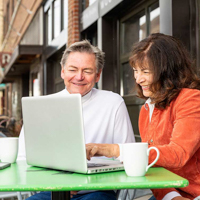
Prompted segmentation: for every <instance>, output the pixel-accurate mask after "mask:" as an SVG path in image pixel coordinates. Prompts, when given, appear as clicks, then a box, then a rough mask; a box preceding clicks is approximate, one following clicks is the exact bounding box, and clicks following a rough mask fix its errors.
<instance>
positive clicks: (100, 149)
mask: <svg viewBox="0 0 200 200" xmlns="http://www.w3.org/2000/svg"><path fill="white" fill-rule="evenodd" d="M86 154H87V159H88V160H90V159H91V157H93V156H106V157H108V158H111V157H118V156H119V145H118V144H96V143H89V144H86Z"/></svg>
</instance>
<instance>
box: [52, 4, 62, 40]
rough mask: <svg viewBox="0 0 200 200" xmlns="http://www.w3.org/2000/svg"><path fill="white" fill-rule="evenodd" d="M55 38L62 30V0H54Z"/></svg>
mask: <svg viewBox="0 0 200 200" xmlns="http://www.w3.org/2000/svg"><path fill="white" fill-rule="evenodd" d="M53 7H54V38H56V37H57V36H58V35H59V34H60V30H61V23H60V22H61V20H60V15H61V14H60V12H61V10H60V0H55V1H54V6H53Z"/></svg>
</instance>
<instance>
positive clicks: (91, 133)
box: [19, 40, 135, 200]
mask: <svg viewBox="0 0 200 200" xmlns="http://www.w3.org/2000/svg"><path fill="white" fill-rule="evenodd" d="M61 65H62V68H61V77H62V79H63V80H64V83H65V86H66V89H64V90H63V91H61V92H58V93H56V94H53V95H70V94H74V93H80V94H81V95H82V106H83V118H84V129H85V142H86V143H109V144H113V150H114V149H115V148H116V144H117V143H126V142H134V141H135V139H134V134H133V130H132V125H131V122H130V118H129V115H128V112H127V109H126V105H125V103H124V100H123V99H122V98H121V96H119V95H118V94H115V93H113V92H109V91H104V90H98V89H95V88H93V87H94V85H95V83H97V82H98V81H99V79H100V75H101V72H102V69H103V66H104V53H103V52H102V51H100V50H99V49H98V48H97V47H95V46H92V45H91V44H90V43H89V42H88V41H87V40H84V41H81V42H77V43H74V44H72V45H71V46H70V47H68V48H67V49H66V50H65V52H64V54H63V57H62V60H61ZM20 138H21V139H20V140H21V141H23V131H22V133H21V134H20ZM20 147H22V149H21V150H20V149H19V156H20V155H22V154H24V153H23V152H24V150H23V149H25V148H24V147H23V145H20ZM20 152H22V153H20ZM71 194H72V195H71V196H72V199H81V200H86V199H87V200H89V199H96V200H104V199H113V200H114V199H116V195H115V192H114V191H90V192H88V191H79V192H78V193H77V192H71ZM50 198H51V196H50V192H41V193H38V194H36V195H34V196H32V197H29V198H28V200H47V199H48V200H49V199H50Z"/></svg>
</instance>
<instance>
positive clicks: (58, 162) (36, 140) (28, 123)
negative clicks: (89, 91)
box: [22, 94, 124, 174]
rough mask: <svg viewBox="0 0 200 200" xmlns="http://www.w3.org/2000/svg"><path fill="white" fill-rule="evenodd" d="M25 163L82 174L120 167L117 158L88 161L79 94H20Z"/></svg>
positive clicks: (121, 165) (119, 168) (116, 169)
mask: <svg viewBox="0 0 200 200" xmlns="http://www.w3.org/2000/svg"><path fill="white" fill-rule="evenodd" d="M22 112H23V122H24V136H25V146H26V159H27V164H29V165H33V166H38V167H45V168H51V169H57V170H64V171H72V172H78V173H84V174H91V173H99V172H108V171H118V170H123V169H124V167H123V164H122V163H120V162H119V161H113V160H106V159H104V160H103V159H101V161H102V160H103V162H101V161H100V159H97V163H96V164H94V163H93V161H89V166H88V162H87V159H86V149H85V140H84V125H83V117H82V116H83V115H82V103H81V95H80V94H71V95H66V96H57V95H47V96H39V97H23V98H22Z"/></svg>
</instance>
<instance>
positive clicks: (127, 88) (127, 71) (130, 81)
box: [122, 62, 135, 95]
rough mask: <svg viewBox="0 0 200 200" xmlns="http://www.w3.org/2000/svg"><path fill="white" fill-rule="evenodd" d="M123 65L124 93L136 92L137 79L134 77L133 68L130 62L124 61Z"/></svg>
mask: <svg viewBox="0 0 200 200" xmlns="http://www.w3.org/2000/svg"><path fill="white" fill-rule="evenodd" d="M122 67H123V90H124V91H123V95H129V94H135V90H134V89H135V88H134V86H135V80H134V77H133V75H134V74H133V69H132V68H131V66H130V65H129V63H128V62H127V63H124V64H123V65H122Z"/></svg>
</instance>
